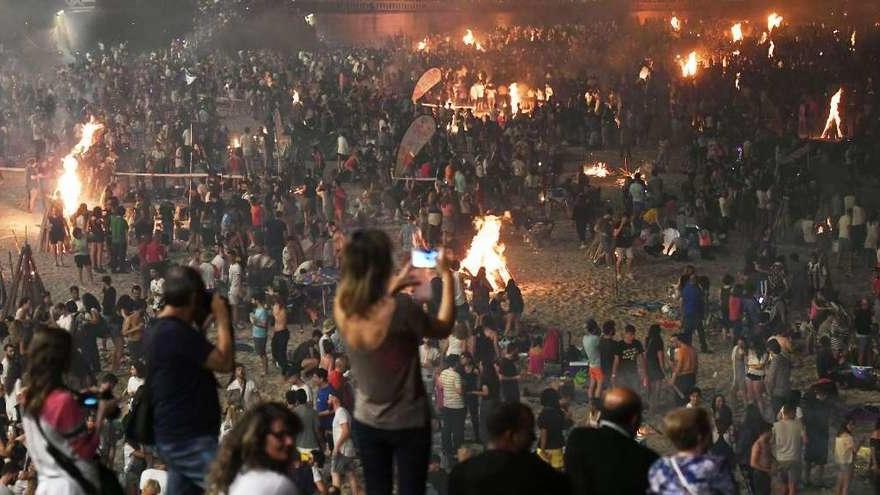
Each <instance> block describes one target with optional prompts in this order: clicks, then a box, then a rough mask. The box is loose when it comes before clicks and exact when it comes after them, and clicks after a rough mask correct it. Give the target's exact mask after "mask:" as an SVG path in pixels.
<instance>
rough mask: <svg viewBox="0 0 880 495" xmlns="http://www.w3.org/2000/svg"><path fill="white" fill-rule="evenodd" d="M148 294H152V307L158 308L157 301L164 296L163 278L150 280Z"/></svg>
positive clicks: (160, 300)
mask: <svg viewBox="0 0 880 495" xmlns="http://www.w3.org/2000/svg"><path fill="white" fill-rule="evenodd" d="M150 295H152V296H153V309H159V303H160V302H162V298H164V297H165V279H164V278H158V279H153V280H150Z"/></svg>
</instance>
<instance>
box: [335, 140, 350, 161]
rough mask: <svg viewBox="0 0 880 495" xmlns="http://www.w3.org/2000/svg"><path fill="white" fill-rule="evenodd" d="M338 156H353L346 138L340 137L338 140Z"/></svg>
mask: <svg viewBox="0 0 880 495" xmlns="http://www.w3.org/2000/svg"><path fill="white" fill-rule="evenodd" d="M336 154H337V155H346V156H347V155H349V154H351V148H350V147H349V145H348V139H345V136H339V137H338V138H336Z"/></svg>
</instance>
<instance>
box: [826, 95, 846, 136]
mask: <svg viewBox="0 0 880 495" xmlns="http://www.w3.org/2000/svg"><path fill="white" fill-rule="evenodd" d="M841 97H843V88H840V89H838V90H837V93H834V96H832V97H831V104H830V105H829V106H828V120H826V121H825V129H823V130H822V138H823V139H834V137H833V136H832V135H831V133H830V131H831V124H834V128H835V130H836V131H837V139H843V129H842V128H841V123H840V109H839V107H840V98H841Z"/></svg>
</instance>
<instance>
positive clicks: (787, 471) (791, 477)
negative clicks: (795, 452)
mask: <svg viewBox="0 0 880 495" xmlns="http://www.w3.org/2000/svg"><path fill="white" fill-rule="evenodd" d="M773 475H774V477H775V478H776V481H777V482H778V483H780V484H785V483H788V482H792V483H795V484H797V482H798V481H799V480H800V478H801V463H800V461H784V462H783V461H780V462H779V463H777V464H776V467H774V468H773Z"/></svg>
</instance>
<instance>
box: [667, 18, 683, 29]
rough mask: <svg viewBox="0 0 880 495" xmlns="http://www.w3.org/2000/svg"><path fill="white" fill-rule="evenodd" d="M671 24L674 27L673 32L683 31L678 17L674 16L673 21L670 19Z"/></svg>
mask: <svg viewBox="0 0 880 495" xmlns="http://www.w3.org/2000/svg"><path fill="white" fill-rule="evenodd" d="M669 24H670V25H671V26H672V30H673V31H676V32H677V31H681V21H680V20H679V19H678V17H675V16H672V19H669Z"/></svg>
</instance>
